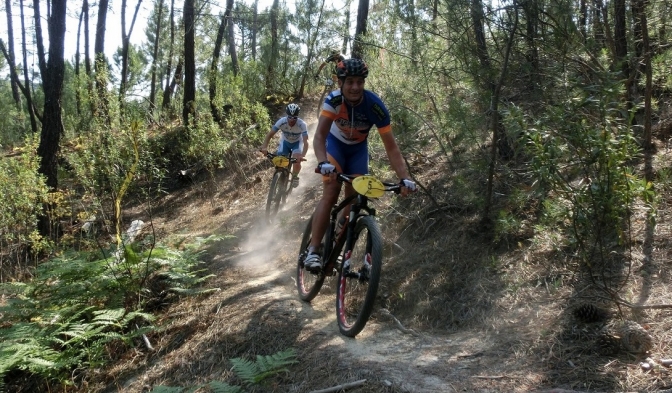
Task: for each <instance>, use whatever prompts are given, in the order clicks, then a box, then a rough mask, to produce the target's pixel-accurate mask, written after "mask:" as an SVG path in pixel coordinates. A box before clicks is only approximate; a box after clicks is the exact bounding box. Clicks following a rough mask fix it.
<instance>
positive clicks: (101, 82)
mask: <svg viewBox="0 0 672 393" xmlns="http://www.w3.org/2000/svg"><path fill="white" fill-rule="evenodd" d="M108 4H109V0H100V2H99V3H98V21H97V22H96V41H95V44H94V48H93V53H94V57H95V60H94V66H93V67H94V69H95V73H96V78H95V79H96V83H95V85H96V92H97V95H98V102H100V105H101V106H102V107H101V108H98V106H97V105H96V100H91V105H92V108H91V109H92V111H93V114H94V116H102V117H103V118H104V119H105V121H106V123H107V124H108V125H110V124H111V119H110V112H109V103H108V101H107V81H108V76H107V60H106V59H105V29H106V25H107V7H108Z"/></svg>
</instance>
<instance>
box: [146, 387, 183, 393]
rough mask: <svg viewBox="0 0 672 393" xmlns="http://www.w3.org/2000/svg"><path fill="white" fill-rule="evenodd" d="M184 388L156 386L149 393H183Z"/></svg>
mask: <svg viewBox="0 0 672 393" xmlns="http://www.w3.org/2000/svg"><path fill="white" fill-rule="evenodd" d="M183 391H184V388H179V387H176V386H155V387H154V389H152V390H150V391H149V393H182V392H183Z"/></svg>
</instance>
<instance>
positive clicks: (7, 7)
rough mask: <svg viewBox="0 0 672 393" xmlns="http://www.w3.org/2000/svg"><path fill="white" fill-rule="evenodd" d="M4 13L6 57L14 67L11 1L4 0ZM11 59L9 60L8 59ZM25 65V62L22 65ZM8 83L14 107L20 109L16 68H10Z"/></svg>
mask: <svg viewBox="0 0 672 393" xmlns="http://www.w3.org/2000/svg"><path fill="white" fill-rule="evenodd" d="M5 14H6V15H7V52H8V53H7V54H8V56H9V59H7V60H8V61H7V62H8V63H9V64H14V67H16V54H15V52H14V23H13V20H12V19H13V18H12V2H11V0H5ZM10 60H11V61H10ZM23 66H24V67H25V66H26V65H25V64H24V65H23ZM9 74H10V79H9V83H10V85H11V87H12V98H13V99H14V103H15V104H16V109H18V110H21V95H20V94H19V73H18V71H17V70H16V68H14V69H11V70H10V73H9Z"/></svg>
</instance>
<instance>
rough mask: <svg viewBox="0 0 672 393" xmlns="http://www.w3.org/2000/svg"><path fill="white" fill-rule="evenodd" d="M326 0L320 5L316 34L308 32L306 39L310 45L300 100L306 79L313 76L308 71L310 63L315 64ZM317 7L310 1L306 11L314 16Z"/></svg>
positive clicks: (304, 65) (302, 74)
mask: <svg viewBox="0 0 672 393" xmlns="http://www.w3.org/2000/svg"><path fill="white" fill-rule="evenodd" d="M325 2H326V0H322V2H321V4H320V12H319V14H318V15H319V16H318V17H317V23H315V32H312V31H310V30H308V38H307V39H306V43H307V44H308V55H307V56H306V61H305V63H303V72H302V73H301V85H300V87H299V92H298V94H297V96H298V98H301V97H303V93H304V90H305V86H306V77H307V76H308V75H309V74H312V73H311V72H308V69H309V68H310V63H312V62H313V55H314V54H315V44H316V42H317V37H318V35H319V33H320V26H322V16H323V15H324V3H325ZM314 5H315V2H314V1H310V2H309V3H308V9H307V10H306V13H307V14H308V15H312V14H313V13H314V10H313V6H314Z"/></svg>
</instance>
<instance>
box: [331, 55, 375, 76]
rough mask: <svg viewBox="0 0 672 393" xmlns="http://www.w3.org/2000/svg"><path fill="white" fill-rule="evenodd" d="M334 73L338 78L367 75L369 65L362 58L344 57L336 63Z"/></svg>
mask: <svg viewBox="0 0 672 393" xmlns="http://www.w3.org/2000/svg"><path fill="white" fill-rule="evenodd" d="M336 75H337V76H338V79H345V78H346V77H348V76H361V77H362V78H366V77H367V76H369V67H367V66H366V63H365V62H364V60H362V59H345V60H343V61H341V62H339V63H338V64H337V65H336Z"/></svg>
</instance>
